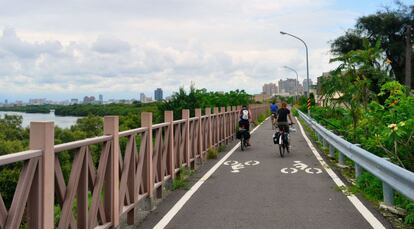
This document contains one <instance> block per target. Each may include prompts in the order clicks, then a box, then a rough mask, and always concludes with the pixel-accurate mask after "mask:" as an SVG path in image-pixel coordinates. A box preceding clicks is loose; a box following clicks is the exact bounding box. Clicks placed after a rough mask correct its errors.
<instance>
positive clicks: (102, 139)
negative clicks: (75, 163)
mask: <svg viewBox="0 0 414 229" xmlns="http://www.w3.org/2000/svg"><path fill="white" fill-rule="evenodd" d="M111 139H112V136H111V135H103V136H98V137H93V138H86V139H82V140H78V141H73V142H68V143H63V144H59V145H55V146H54V148H55V153H59V152H62V151H65V150H71V149H77V148H79V147H82V146H87V145H93V144H97V143H101V142H106V141H109V140H111Z"/></svg>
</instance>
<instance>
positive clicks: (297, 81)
mask: <svg viewBox="0 0 414 229" xmlns="http://www.w3.org/2000/svg"><path fill="white" fill-rule="evenodd" d="M283 67H284V68H286V69H289V70H291V71H293V72H295V74H296V102H297V101H298V96H299V88H298V83H299V76H298V72H297V71H296V70H295V69H293V68H291V67H289V66H286V65H285V66H283Z"/></svg>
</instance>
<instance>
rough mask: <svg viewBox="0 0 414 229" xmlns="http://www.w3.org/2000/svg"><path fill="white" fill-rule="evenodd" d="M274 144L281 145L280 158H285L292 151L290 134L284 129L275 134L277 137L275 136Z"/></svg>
mask: <svg viewBox="0 0 414 229" xmlns="http://www.w3.org/2000/svg"><path fill="white" fill-rule="evenodd" d="M291 125H292V123H289V126H291ZM273 142H274V143H275V144H278V145H279V153H280V157H284V156H285V152H288V153H290V149H289V133H288V132H285V130H284V129H282V130H281V129H280V128H279V131H278V132H277V133H275V135H274V136H273Z"/></svg>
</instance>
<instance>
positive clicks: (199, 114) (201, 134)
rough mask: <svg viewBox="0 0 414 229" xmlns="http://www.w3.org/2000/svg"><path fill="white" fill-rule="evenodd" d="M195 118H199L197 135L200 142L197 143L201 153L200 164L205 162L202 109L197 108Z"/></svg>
mask: <svg viewBox="0 0 414 229" xmlns="http://www.w3.org/2000/svg"><path fill="white" fill-rule="evenodd" d="M195 116H196V117H197V118H198V120H197V128H196V131H197V133H196V134H197V135H198V138H197V139H198V142H196V147H197V152H199V154H200V157H199V158H198V163H200V164H201V163H202V162H203V139H204V138H203V131H201V128H202V125H201V109H200V108H197V109H195Z"/></svg>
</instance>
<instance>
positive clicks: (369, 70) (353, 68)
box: [321, 40, 388, 141]
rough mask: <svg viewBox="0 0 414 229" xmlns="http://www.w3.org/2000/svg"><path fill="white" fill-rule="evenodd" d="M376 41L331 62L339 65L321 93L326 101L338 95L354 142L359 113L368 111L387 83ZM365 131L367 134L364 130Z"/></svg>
mask: <svg viewBox="0 0 414 229" xmlns="http://www.w3.org/2000/svg"><path fill="white" fill-rule="evenodd" d="M380 44H381V42H380V41H377V42H376V44H375V46H373V47H371V45H370V43H369V42H368V41H367V40H364V41H363V46H364V49H363V50H354V51H350V52H348V53H346V54H343V55H341V56H339V57H337V58H334V59H332V60H331V62H340V65H339V66H338V68H337V69H335V70H334V71H333V72H331V73H332V76H331V77H328V78H326V79H325V80H324V82H323V84H322V85H321V92H322V93H323V94H326V97H332V96H333V95H334V94H336V93H337V94H338V95H339V98H338V102H339V103H341V104H343V105H344V106H345V107H346V108H347V109H348V110H349V112H350V115H351V117H352V124H353V125H352V130H353V140H354V141H355V140H356V129H357V124H358V121H359V119H360V117H361V114H362V112H363V111H364V112H366V111H367V110H368V104H369V102H370V101H372V100H373V99H375V98H376V97H375V95H376V94H378V93H379V92H380V90H379V88H380V85H382V84H383V83H384V82H386V81H387V80H388V77H387V74H386V72H384V70H383V69H384V65H386V63H384V62H383V63H381V60H382V59H381V53H382V49H381V48H380ZM366 131H368V130H366Z"/></svg>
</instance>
